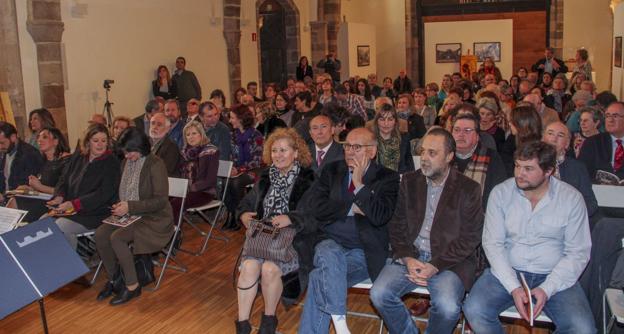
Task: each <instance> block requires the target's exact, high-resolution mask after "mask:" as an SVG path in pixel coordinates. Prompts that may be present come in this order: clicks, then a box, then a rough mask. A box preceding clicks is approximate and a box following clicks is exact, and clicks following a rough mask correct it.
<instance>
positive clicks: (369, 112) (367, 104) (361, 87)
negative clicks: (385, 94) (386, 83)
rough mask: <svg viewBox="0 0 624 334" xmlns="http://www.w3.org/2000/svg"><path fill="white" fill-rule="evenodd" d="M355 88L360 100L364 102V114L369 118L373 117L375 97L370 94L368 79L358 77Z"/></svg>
mask: <svg viewBox="0 0 624 334" xmlns="http://www.w3.org/2000/svg"><path fill="white" fill-rule="evenodd" d="M355 88H356V91H357V95H359V96H361V97H362V101H363V102H364V109H366V116H367V117H368V118H369V119H370V118H373V114H374V113H375V97H374V96H373V95H372V94H371V91H370V86H369V85H368V81H366V79H359V80H358V81H357V82H356V84H355Z"/></svg>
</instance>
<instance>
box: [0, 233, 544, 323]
mask: <svg viewBox="0 0 624 334" xmlns="http://www.w3.org/2000/svg"><path fill="white" fill-rule="evenodd" d="M203 227H206V225H203ZM226 235H227V236H228V237H230V238H231V240H230V242H228V243H224V242H222V241H218V240H211V241H210V242H209V244H208V250H207V251H206V253H204V255H202V256H201V257H194V256H192V255H188V254H184V253H181V255H179V256H178V258H179V259H180V260H181V261H182V262H183V263H184V264H186V265H187V266H188V267H189V271H188V272H187V273H180V272H177V271H167V273H166V274H165V278H164V281H163V284H162V285H161V288H160V289H159V290H158V291H156V292H149V291H145V290H144V291H143V293H142V295H141V296H140V297H139V298H138V299H135V300H132V301H131V302H129V303H128V304H126V305H121V306H117V307H111V306H109V305H108V303H107V302H97V301H96V300H95V297H96V295H97V293H98V291H99V290H100V288H101V287H102V285H103V284H104V280H105V278H104V277H105V275H100V277H99V278H98V281H97V283H96V284H95V286H94V287H92V288H85V287H83V286H80V285H77V284H73V283H72V284H69V285H67V286H65V287H64V288H62V289H60V290H59V291H57V292H55V293H53V294H52V295H50V296H48V297H46V298H45V306H46V312H47V320H48V327H49V330H50V333H68V334H71V333H141V334H147V333H218V334H227V333H234V332H235V331H234V323H233V322H234V319H235V317H236V314H237V307H236V293H235V290H234V288H233V285H232V269H233V267H234V262H235V261H236V257H237V255H238V252H239V250H240V247H241V245H242V241H243V232H242V231H238V232H229V233H226ZM184 237H185V240H184V244H183V246H184V247H185V248H186V247H191V248H192V247H193V246H195V247H197V246H198V244H199V242H200V239H199V236H198V235H197V234H196V233H194V232H193V231H192V230H190V229H187V228H185V233H184ZM158 271H159V270H158V269H157V273H158ZM411 302H413V299H411V298H408V299H407V303H411ZM262 305H263V304H262V297H261V296H259V297H258V299H257V300H256V303H255V307H254V309H253V312H252V318H251V323H252V325H254V326H258V323H259V318H260V316H261V314H262ZM348 305H349V309H351V310H354V311H360V312H373V310H372V308H371V306H370V302H369V299H368V295H367V294H365V293H357V291H355V292H354V293H350V294H349V301H348ZM484 306H485V305H484ZM300 315H301V307H299V306H295V307H293V308H292V309H290V310H288V311H286V310H285V309H284V308H283V307H282V306H281V305H280V306H279V307H278V313H277V316H278V318H279V326H278V331H279V332H281V333H289V334H290V333H296V332H297V326H298V323H299V318H300ZM348 323H349V327H350V329H351V332H352V333H354V334H356V333H363V334H364V333H378V329H379V323H380V322H379V320H375V319H366V318H355V317H349V318H348ZM508 332H509V333H514V334H516V333H530V331H528V330H527V329H526V328H525V327H523V326H521V325H517V326H509V328H508ZM0 333H11V334H18V333H42V327H41V321H40V315H39V308H38V304H36V303H34V304H31V305H29V306H27V307H25V308H24V309H22V310H20V311H17V312H15V313H14V314H12V315H10V316H8V317H7V318H5V319H3V320H0ZM533 333H546V331H543V330H538V329H536V330H534V331H533Z"/></svg>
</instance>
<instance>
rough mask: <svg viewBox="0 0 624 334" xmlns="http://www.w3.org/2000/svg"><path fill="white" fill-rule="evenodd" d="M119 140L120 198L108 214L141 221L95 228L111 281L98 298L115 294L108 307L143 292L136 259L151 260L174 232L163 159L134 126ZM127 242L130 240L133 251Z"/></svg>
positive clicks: (99, 250) (96, 240)
mask: <svg viewBox="0 0 624 334" xmlns="http://www.w3.org/2000/svg"><path fill="white" fill-rule="evenodd" d="M118 143H119V148H120V149H121V150H122V151H123V153H124V156H125V159H124V161H123V163H122V168H121V170H122V176H121V183H120V184H119V202H117V203H116V204H113V205H112V207H111V214H113V215H115V216H123V215H136V216H140V217H141V219H139V220H137V221H135V222H133V223H131V224H130V225H128V226H125V227H117V226H114V225H109V224H102V225H100V227H98V229H97V230H96V231H95V244H96V247H97V251H98V253H99V255H100V258H101V259H102V262H103V263H104V269H106V273H107V275H108V279H109V280H108V281H107V282H106V284H105V285H104V288H103V289H102V290H101V291H100V293H99V294H98V296H97V300H104V299H106V298H108V297H110V296H111V295H113V293H115V294H116V296H115V297H114V298H113V299H111V301H110V304H111V305H119V304H123V303H126V302H128V301H129V300H131V299H133V298H135V297H138V296H140V295H141V285H140V284H139V281H138V279H137V272H136V269H135V264H134V257H135V256H137V257H143V259H142V260H143V262H144V263H149V262H151V261H152V258H151V254H152V253H155V252H158V251H159V250H161V249H162V248H163V247H164V246H165V245H166V244H167V243H168V242H169V240H170V239H171V236H172V235H173V215H172V214H171V207H170V206H169V202H168V201H167V200H168V195H169V189H168V188H169V184H168V182H167V168H166V167H165V163H164V162H163V161H162V160H160V158H158V157H157V156H155V155H153V154H152V153H151V150H150V142H149V138H148V137H147V136H146V135H145V133H144V132H143V131H141V130H139V129H137V128H134V127H132V128H128V129H126V130H125V131H124V132H123V133H122V134H121V136H120V138H119V142H118ZM130 243H132V244H133V249H132V250H130V247H129V244H130ZM118 264H119V265H118ZM119 267H121V272H122V273H123V275H122V277H123V279H124V283H125V286H124V287H123V288H121V287H119V286H116V284H113V277H115V276H116V274H118V273H117V270H118V268H119ZM119 290H121V291H119Z"/></svg>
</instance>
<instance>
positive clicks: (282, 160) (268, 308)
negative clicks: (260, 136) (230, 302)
mask: <svg viewBox="0 0 624 334" xmlns="http://www.w3.org/2000/svg"><path fill="white" fill-rule="evenodd" d="M264 148H265V149H264V154H263V159H264V161H265V162H266V163H267V164H270V165H271V166H270V167H269V168H268V169H266V170H265V171H264V172H263V173H262V174H261V175H260V179H259V181H258V182H257V183H256V185H255V186H254V188H253V190H252V191H250V192H249V193H248V194H247V196H245V198H244V199H243V201H241V203H240V205H239V206H238V210H237V213H236V215H237V217H239V218H240V220H241V221H242V223H243V224H244V225H245V227H247V228H249V226H250V223H251V222H252V220H254V219H258V220H264V221H270V223H271V224H272V225H273V226H275V227H277V228H279V229H291V228H294V229H295V233H296V234H295V237H294V240H293V242H292V245H289V246H288V247H289V249H288V251H289V252H288V253H289V254H292V257H291V259H290V260H286V261H284V262H282V261H269V260H266V259H262V258H258V257H254V256H251V255H249V254H245V252H243V255H242V259H241V265H240V276H239V278H238V321H236V332H237V333H250V331H251V325H250V324H249V315H250V312H251V308H252V307H253V302H254V300H255V297H256V293H257V291H258V282H260V284H261V285H262V294H263V297H264V304H265V306H264V314H263V316H262V322H261V324H260V333H275V329H276V327H277V318H276V317H275V310H276V308H277V304H278V302H279V300H280V297H281V298H283V299H284V300H285V302H287V303H288V302H290V303H292V302H294V300H296V299H297V298H298V297H299V296H300V295H301V293H302V292H303V291H304V290H305V288H306V285H307V280H308V273H309V272H310V270H312V267H313V255H314V241H315V234H314V231H315V226H316V225H315V224H314V223H313V222H312V221H310V220H309V218H307V217H306V215H305V214H304V213H303V212H302V211H301V206H299V203H300V200H301V198H302V197H303V195H304V193H305V192H306V190H307V189H308V188H309V187H310V186H311V185H312V182H313V181H314V172H313V171H312V170H311V169H309V166H310V164H311V162H312V157H311V155H310V152H309V151H308V148H307V145H306V143H305V141H304V140H303V138H301V136H299V134H298V133H297V131H296V130H295V129H292V128H291V129H277V130H275V132H273V134H272V135H271V136H270V137H269V139H268V140H267V141H266V144H265V146H264ZM308 217H309V215H308Z"/></svg>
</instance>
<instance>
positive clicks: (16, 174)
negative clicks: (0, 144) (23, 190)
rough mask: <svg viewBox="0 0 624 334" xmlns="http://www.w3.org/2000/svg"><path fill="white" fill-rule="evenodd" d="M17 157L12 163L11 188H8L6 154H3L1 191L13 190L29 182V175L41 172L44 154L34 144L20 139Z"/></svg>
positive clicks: (0, 171)
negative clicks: (5, 167) (5, 170)
mask: <svg viewBox="0 0 624 334" xmlns="http://www.w3.org/2000/svg"><path fill="white" fill-rule="evenodd" d="M15 149H16V152H15V158H13V164H11V172H10V174H9V182H8V183H9V189H6V183H7V182H6V177H5V175H4V164H5V163H6V154H5V155H3V156H2V158H1V159H2V161H1V162H0V166H1V167H2V168H1V169H0V192H2V193H4V192H5V191H7V190H13V189H15V188H17V187H18V186H21V185H24V184H28V176H30V175H34V176H36V175H37V174H39V171H40V170H41V167H42V166H43V155H41V153H40V152H39V151H38V150H37V149H36V148H34V147H33V146H32V145H30V144H28V143H26V142H24V141H22V140H18V142H17V144H16V148H15Z"/></svg>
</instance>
